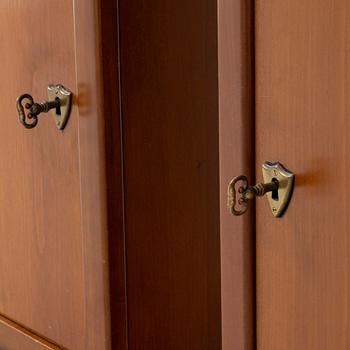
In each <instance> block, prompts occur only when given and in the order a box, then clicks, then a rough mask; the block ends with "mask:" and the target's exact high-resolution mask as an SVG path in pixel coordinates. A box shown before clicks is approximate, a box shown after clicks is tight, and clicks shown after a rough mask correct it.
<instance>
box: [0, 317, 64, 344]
mask: <svg viewBox="0 0 350 350" xmlns="http://www.w3.org/2000/svg"><path fill="white" fill-rule="evenodd" d="M0 339H1V349H2V350H16V349H25V350H45V349H46V350H64V349H63V348H61V347H59V346H56V345H55V344H52V343H50V342H48V341H47V340H45V339H43V338H42V337H39V336H38V335H36V334H34V333H32V332H30V331H28V330H27V329H26V328H24V327H21V326H20V325H18V324H16V323H15V322H13V321H11V320H9V319H7V318H5V317H3V316H0Z"/></svg>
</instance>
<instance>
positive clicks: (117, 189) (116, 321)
mask: <svg viewBox="0 0 350 350" xmlns="http://www.w3.org/2000/svg"><path fill="white" fill-rule="evenodd" d="M101 12H102V18H103V22H102V23H101V25H102V52H103V55H102V60H103V62H102V63H103V82H104V83H103V88H104V106H105V110H106V111H108V113H106V114H105V128H106V131H105V133H106V167H107V203H108V241H109V266H110V269H109V271H110V306H111V337H112V348H113V349H120V350H126V349H127V348H128V326H127V293H126V256H125V254H126V252H125V223H124V191H123V144H122V118H121V97H120V93H121V91H120V89H121V87H120V57H119V56H120V55H119V8H118V0H107V1H102V2H101Z"/></svg>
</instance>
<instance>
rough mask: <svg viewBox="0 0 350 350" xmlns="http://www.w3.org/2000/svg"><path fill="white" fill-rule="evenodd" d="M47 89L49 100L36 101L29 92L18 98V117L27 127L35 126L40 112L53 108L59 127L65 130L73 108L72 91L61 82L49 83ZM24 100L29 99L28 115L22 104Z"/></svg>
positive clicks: (27, 105)
mask: <svg viewBox="0 0 350 350" xmlns="http://www.w3.org/2000/svg"><path fill="white" fill-rule="evenodd" d="M47 90H48V96H49V101H43V102H40V103H37V102H34V99H33V97H32V96H31V95H29V94H23V95H21V96H19V97H18V98H17V101H16V108H17V112H18V117H19V120H20V122H21V123H22V124H23V126H24V127H25V128H27V129H33V128H35V127H36V126H37V124H38V115H39V114H40V113H47V112H48V111H50V110H53V116H54V118H55V121H56V125H57V127H58V128H59V129H60V130H63V129H64V127H65V126H66V124H67V121H68V118H69V114H70V110H71V104H72V93H71V92H70V91H69V90H68V89H66V88H65V87H64V86H63V85H61V84H52V85H49V86H48V88H47ZM24 100H27V103H26V104H25V105H24V107H25V108H26V109H28V110H29V113H28V114H27V115H26V113H25V111H24V107H23V104H22V102H23V101H24ZM28 120H29V121H30V122H28Z"/></svg>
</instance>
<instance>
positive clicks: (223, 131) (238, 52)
mask: <svg viewBox="0 0 350 350" xmlns="http://www.w3.org/2000/svg"><path fill="white" fill-rule="evenodd" d="M252 3H253V1H245V0H218V58H219V61H218V64H219V137H220V140H219V142H220V149H219V150H220V196H221V198H220V231H221V305H222V307H221V310H222V349H223V350H231V349H235V350H250V349H254V348H255V316H254V309H255V295H254V294H255V293H254V278H255V276H254V269H255V268H254V264H255V263H254V252H255V240H254V208H253V207H251V208H250V209H249V211H248V212H247V213H246V214H245V215H244V216H242V217H232V215H231V214H229V212H228V210H227V208H226V196H227V185H228V183H229V181H230V179H231V178H232V177H234V176H236V175H240V174H245V175H248V176H249V178H250V179H251V180H252V181H254V170H253V169H254V137H255V136H254V69H253V67H254V52H253V30H252V28H253V24H254V23H253V22H254V21H253V4H252Z"/></svg>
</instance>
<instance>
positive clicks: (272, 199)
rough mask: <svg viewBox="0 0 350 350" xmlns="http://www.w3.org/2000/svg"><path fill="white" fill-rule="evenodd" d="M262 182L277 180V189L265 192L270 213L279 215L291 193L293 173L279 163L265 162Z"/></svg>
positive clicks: (286, 204)
mask: <svg viewBox="0 0 350 350" xmlns="http://www.w3.org/2000/svg"><path fill="white" fill-rule="evenodd" d="M262 173H263V177H264V183H269V182H272V181H276V180H278V182H279V187H278V190H277V191H272V192H268V193H266V196H267V199H268V201H269V204H270V207H271V211H272V214H273V215H274V216H276V217H281V216H282V215H283V213H284V212H285V210H286V209H287V207H288V204H289V201H290V199H291V197H292V194H293V186H294V174H293V173H291V172H290V171H289V170H287V169H286V168H285V167H284V166H283V165H282V164H281V163H279V162H277V163H271V162H266V163H264V164H263V165H262Z"/></svg>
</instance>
